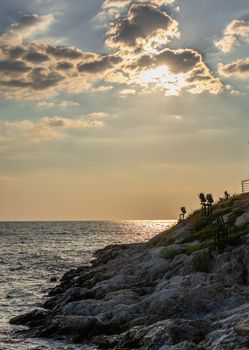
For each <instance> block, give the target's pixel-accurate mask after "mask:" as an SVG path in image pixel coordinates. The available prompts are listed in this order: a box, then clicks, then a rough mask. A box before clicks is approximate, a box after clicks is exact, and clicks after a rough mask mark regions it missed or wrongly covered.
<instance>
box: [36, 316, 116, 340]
mask: <svg viewBox="0 0 249 350" xmlns="http://www.w3.org/2000/svg"><path fill="white" fill-rule="evenodd" d="M108 329H110V325H109V324H108V323H106V322H105V320H103V319H101V318H98V317H90V316H88V317H87V316H56V317H54V318H53V319H52V321H51V322H50V323H48V324H47V325H46V327H45V328H43V329H42V330H40V331H39V333H38V335H39V336H42V337H44V336H46V337H49V336H53V337H56V338H61V337H64V336H70V337H71V338H72V339H73V341H75V342H76V341H77V342H78V341H80V340H83V339H87V338H90V337H92V336H94V335H98V334H102V333H105V332H106V331H107V330H108Z"/></svg>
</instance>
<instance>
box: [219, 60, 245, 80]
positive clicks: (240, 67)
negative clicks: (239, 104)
mask: <svg viewBox="0 0 249 350" xmlns="http://www.w3.org/2000/svg"><path fill="white" fill-rule="evenodd" d="M218 70H219V73H220V74H221V75H223V76H225V77H235V78H242V79H247V78H249V58H244V59H240V60H237V61H234V62H232V63H229V64H222V63H220V64H219V66H218Z"/></svg>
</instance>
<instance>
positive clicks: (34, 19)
mask: <svg viewBox="0 0 249 350" xmlns="http://www.w3.org/2000/svg"><path fill="white" fill-rule="evenodd" d="M41 21H42V19H41V17H40V16H39V15H37V14H32V15H25V16H23V17H21V18H20V19H19V20H18V21H17V22H15V23H14V24H12V25H11V28H12V29H15V30H17V31H18V30H23V29H25V28H29V27H32V26H34V25H36V24H38V23H40V22H41Z"/></svg>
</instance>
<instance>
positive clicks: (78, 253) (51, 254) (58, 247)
mask: <svg viewBox="0 0 249 350" xmlns="http://www.w3.org/2000/svg"><path fill="white" fill-rule="evenodd" d="M173 223H174V222H172V221H117V222H115V221H85V222H84V221H82V222H12V223H11V222H0V350H17V349H18V350H27V349H32V350H35V349H37V350H55V349H56V350H58V349H60V350H64V349H66V350H69V349H90V347H82V346H81V347H74V346H71V345H66V344H63V343H58V342H50V341H44V340H39V339H38V340H34V339H22V338H21V337H18V336H17V335H15V334H14V332H13V330H14V328H13V327H11V326H10V325H9V324H8V320H9V319H10V318H11V317H14V316H17V315H19V314H21V313H24V312H28V311H30V310H32V309H33V308H35V307H37V306H39V302H41V301H42V300H43V298H44V296H45V295H46V292H47V290H48V288H50V287H52V286H53V284H52V283H51V282H50V278H51V277H54V276H55V277H57V278H60V277H61V276H62V274H63V273H64V272H65V271H67V270H69V269H70V268H72V267H77V266H79V265H81V264H87V263H88V262H89V261H90V260H91V259H92V254H93V252H94V251H95V250H97V249H99V248H103V247H105V246H106V245H109V244H113V243H115V244H116V243H117V244H118V243H131V242H141V241H146V240H148V239H150V238H151V237H153V236H155V235H156V234H157V233H159V232H161V231H163V230H165V229H166V228H168V227H169V226H171V225H172V224H173Z"/></svg>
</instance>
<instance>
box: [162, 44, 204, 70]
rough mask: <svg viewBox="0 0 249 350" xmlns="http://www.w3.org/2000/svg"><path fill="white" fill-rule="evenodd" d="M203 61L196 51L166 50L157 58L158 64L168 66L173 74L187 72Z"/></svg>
mask: <svg viewBox="0 0 249 350" xmlns="http://www.w3.org/2000/svg"><path fill="white" fill-rule="evenodd" d="M200 61H201V56H200V54H199V53H197V52H196V51H194V50H191V49H185V50H164V51H163V52H161V53H160V54H159V55H157V57H156V64H160V65H162V64H166V65H167V66H168V67H169V69H170V70H171V71H172V72H173V73H180V72H187V71H189V70H191V69H193V68H194V67H195V66H196V65H197V64H198V63H200Z"/></svg>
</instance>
